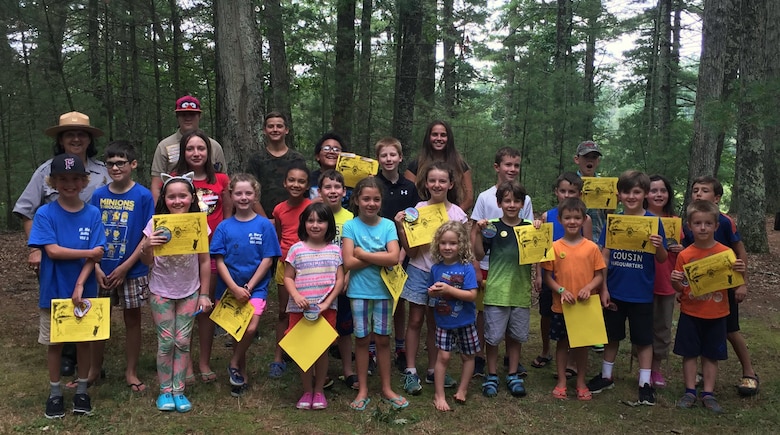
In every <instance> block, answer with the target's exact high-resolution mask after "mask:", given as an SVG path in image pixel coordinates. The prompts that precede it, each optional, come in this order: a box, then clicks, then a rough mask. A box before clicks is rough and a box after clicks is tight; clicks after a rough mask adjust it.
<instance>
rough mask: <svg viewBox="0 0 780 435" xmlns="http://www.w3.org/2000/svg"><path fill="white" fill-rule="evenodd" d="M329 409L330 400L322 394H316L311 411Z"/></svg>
mask: <svg viewBox="0 0 780 435" xmlns="http://www.w3.org/2000/svg"><path fill="white" fill-rule="evenodd" d="M327 407H328V399H326V398H325V395H324V394H322V393H314V399H312V402H311V409H325V408H327Z"/></svg>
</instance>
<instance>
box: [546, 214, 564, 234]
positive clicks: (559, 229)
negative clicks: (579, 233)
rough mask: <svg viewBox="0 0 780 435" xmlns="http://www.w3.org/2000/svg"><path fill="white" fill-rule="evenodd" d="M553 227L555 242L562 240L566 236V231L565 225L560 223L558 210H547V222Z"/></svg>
mask: <svg viewBox="0 0 780 435" xmlns="http://www.w3.org/2000/svg"><path fill="white" fill-rule="evenodd" d="M545 222H547V223H550V224H552V225H553V241H556V240H558V239H562V238H563V236H564V235H566V230H565V229H564V228H563V225H561V223H560V222H559V221H558V209H557V208H551V209H549V210H547V220H546V221H545Z"/></svg>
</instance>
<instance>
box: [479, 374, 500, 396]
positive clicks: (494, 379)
mask: <svg viewBox="0 0 780 435" xmlns="http://www.w3.org/2000/svg"><path fill="white" fill-rule="evenodd" d="M482 395H483V396H485V397H496V396H498V376H496V375H487V376H485V382H484V383H483V384H482Z"/></svg>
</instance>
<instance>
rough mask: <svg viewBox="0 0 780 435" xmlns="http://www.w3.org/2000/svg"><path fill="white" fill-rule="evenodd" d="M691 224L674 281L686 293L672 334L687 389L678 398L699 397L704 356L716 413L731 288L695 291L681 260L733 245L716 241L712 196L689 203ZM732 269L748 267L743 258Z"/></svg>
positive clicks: (707, 390)
mask: <svg viewBox="0 0 780 435" xmlns="http://www.w3.org/2000/svg"><path fill="white" fill-rule="evenodd" d="M686 211H687V215H688V219H687V220H688V227H689V228H690V230H691V233H692V234H693V238H694V241H693V244H692V245H690V246H688V247H687V248H685V249H684V250H683V251H681V252H680V254H679V255H678V256H677V264H676V265H675V266H674V270H673V271H672V275H671V279H672V286H673V287H674V289H675V290H676V291H677V292H680V293H682V295H681V296H680V297H679V299H680V320H679V321H678V323H677V336H676V337H675V340H674V353H675V354H677V355H680V356H682V357H683V379H684V381H685V394H683V396H682V397H681V398H680V400H679V401H677V407H678V408H691V407H692V406H694V404H695V403H696V363H697V361H696V360H697V358H698V357H701V365H702V370H703V372H704V381H703V389H702V390H703V391H702V393H701V401H702V404H703V405H704V407H705V408H707V409H709V410H710V411H713V412H715V413H721V412H723V408H721V407H720V405H719V404H718V402H717V401H716V400H715V396H714V395H713V394H712V392H713V391H714V390H715V379H716V378H717V376H718V360H725V359H726V357H727V353H728V352H727V349H726V317H727V316H728V315H729V301H728V295H727V293H726V292H727V289H722V290H718V291H715V292H711V293H706V294H703V295H701V296H698V297H697V296H694V295H693V294H692V293H691V288H690V286H689V285H688V281H687V278H686V276H685V273H684V272H683V270H684V269H683V266H684V265H686V264H688V263H691V262H693V261H696V260H700V259H702V258H705V257H709V256H710V255H714V254H717V253H720V252H723V251H728V250H730V248H729V247H727V246H726V245H723V244H721V243H718V242H716V241H715V230H716V229H717V228H718V218H719V216H720V210H718V206H717V205H715V204H714V203H712V202H709V201H705V200H695V201H694V202H693V203H691V205H689V206H688V209H687V210H686ZM732 269H733V270H734V271H735V272H739V273H744V272H745V269H746V267H745V262H744V261H742V260H741V259H737V260H736V262H734V264H733V266H732Z"/></svg>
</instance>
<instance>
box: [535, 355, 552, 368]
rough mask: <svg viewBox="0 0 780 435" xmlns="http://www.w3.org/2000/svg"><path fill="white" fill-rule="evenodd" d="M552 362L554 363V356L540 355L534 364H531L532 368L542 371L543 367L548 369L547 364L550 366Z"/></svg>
mask: <svg viewBox="0 0 780 435" xmlns="http://www.w3.org/2000/svg"><path fill="white" fill-rule="evenodd" d="M550 361H552V356H542V355H539V356H537V357H536V359H535V360H533V362H531V367H533V368H536V369H541V368H543V367H547V364H550Z"/></svg>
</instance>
